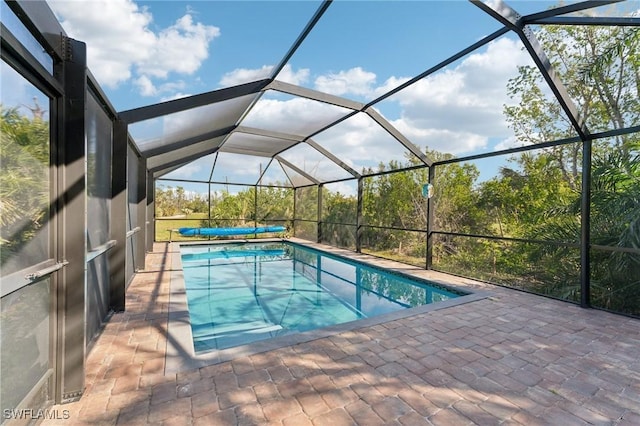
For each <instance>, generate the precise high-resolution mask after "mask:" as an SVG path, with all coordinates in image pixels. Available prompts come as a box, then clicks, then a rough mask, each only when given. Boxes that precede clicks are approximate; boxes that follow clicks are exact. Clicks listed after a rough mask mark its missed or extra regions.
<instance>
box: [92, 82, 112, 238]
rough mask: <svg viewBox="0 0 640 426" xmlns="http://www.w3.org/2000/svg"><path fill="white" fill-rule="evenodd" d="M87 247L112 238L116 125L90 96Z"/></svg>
mask: <svg viewBox="0 0 640 426" xmlns="http://www.w3.org/2000/svg"><path fill="white" fill-rule="evenodd" d="M86 132H87V238H88V241H87V243H88V246H87V249H88V250H91V249H95V248H96V247H97V246H100V245H102V244H106V243H107V241H108V240H109V232H110V231H109V229H110V226H109V217H110V209H111V157H112V156H111V145H112V143H111V141H112V125H111V120H110V119H109V116H107V114H106V113H105V112H104V110H103V109H102V107H101V106H100V104H99V103H98V101H97V100H96V99H95V98H94V97H93V96H91V95H88V96H87V113H86Z"/></svg>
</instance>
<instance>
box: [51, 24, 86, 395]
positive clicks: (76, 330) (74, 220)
mask: <svg viewBox="0 0 640 426" xmlns="http://www.w3.org/2000/svg"><path fill="white" fill-rule="evenodd" d="M61 42H62V43H61V44H62V45H63V54H64V57H63V59H62V61H61V62H60V63H57V64H56V65H55V70H54V73H55V76H56V78H57V79H58V80H59V81H60V82H61V83H62V85H63V87H64V91H65V93H64V95H63V96H62V97H61V98H58V100H57V102H58V105H57V108H56V110H57V111H58V117H57V123H56V124H57V138H56V139H57V142H58V153H57V154H58V179H57V181H58V194H59V197H58V199H59V201H58V202H59V203H60V207H59V210H58V211H59V215H58V231H59V233H58V239H57V245H58V247H57V251H58V253H59V256H60V258H61V259H62V260H64V261H67V262H69V264H68V265H67V266H66V267H65V268H64V269H62V270H61V272H60V280H58V285H57V288H56V289H55V305H56V306H57V308H56V311H57V318H56V321H57V327H56V329H57V336H56V361H55V363H56V366H55V372H56V380H55V389H54V399H55V401H56V403H62V402H70V401H74V400H77V399H79V398H80V397H81V396H82V393H83V391H84V364H85V347H86V344H85V343H86V342H85V321H86V319H85V313H84V310H85V299H86V298H85V283H86V275H85V270H86V260H85V256H86V251H87V250H86V241H87V240H86V184H85V175H86V171H85V159H86V144H85V108H86V102H87V100H86V96H87V53H86V52H87V51H86V45H85V44H84V43H82V42H79V41H77V40H73V39H70V38H67V37H66V36H61Z"/></svg>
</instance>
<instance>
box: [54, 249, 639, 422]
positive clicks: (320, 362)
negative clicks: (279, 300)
mask: <svg viewBox="0 0 640 426" xmlns="http://www.w3.org/2000/svg"><path fill="white" fill-rule="evenodd" d="M173 255H175V254H173ZM171 256H172V253H171V252H170V251H169V245H167V244H156V245H155V247H154V253H152V254H150V255H149V256H148V260H147V270H146V271H144V272H142V273H139V274H138V275H137V276H136V277H135V278H134V281H133V283H132V284H131V286H130V287H129V290H128V294H127V311H126V312H124V313H118V314H115V315H113V317H112V318H111V319H110V320H109V322H108V323H107V324H106V326H105V328H104V331H103V332H102V334H101V335H100V336H99V338H98V339H97V340H96V342H94V344H93V345H92V348H91V351H90V353H89V356H88V360H87V365H86V391H85V394H84V396H83V397H82V398H81V399H80V400H79V401H78V402H74V403H71V404H65V405H61V406H56V407H53V409H54V410H57V411H61V410H68V412H67V413H68V417H69V418H68V419H65V420H46V421H44V422H43V424H44V425H51V424H65V425H71V424H91V425H116V424H117V425H138V424H140V425H142V424H154V425H192V424H193V425H263V424H265V425H287V426H288V425H293V426H302V425H331V426H340V425H354V424H357V425H366V426H372V425H472V424H477V425H494V424H508V425H519V424H523V425H563V426H565V425H588V424H596V425H640V321H639V320H634V319H630V318H626V317H623V316H617V315H612V314H608V313H605V312H601V311H596V310H585V309H581V308H579V307H577V306H574V305H571V304H567V303H563V302H559V301H554V300H550V299H546V298H543V297H539V296H535V295H530V294H526V293H522V292H518V291H514V290H509V289H504V288H496V287H493V286H487V285H482V284H472V283H470V282H467V284H466V285H468V286H475V287H478V288H481V287H482V288H484V289H487V288H489V289H490V291H491V292H492V294H493V295H492V296H491V297H489V298H486V299H483V300H479V301H475V302H471V303H467V304H463V305H458V306H453V307H449V308H446V309H442V310H438V311H434V312H429V313H425V314H419V315H415V316H411V317H408V318H403V319H399V320H395V321H390V322H387V323H383V324H379V325H374V326H370V327H365V328H361V329H356V330H352V331H347V332H343V333H341V334H338V335H334V336H330V337H325V338H321V339H317V340H313V341H310V342H306V343H300V344H296V345H293V346H289V347H285V348H281V349H276V350H272V351H269V352H263V353H258V354H254V355H250V356H243V357H239V358H237V359H234V360H232V361H228V362H222V363H218V364H215V365H210V366H205V367H202V368H200V369H196V370H191V371H184V372H178V373H172V374H165V350H166V345H167V328H168V311H169V281H170V275H171V274H170V272H169V271H168V268H169V265H171V259H170V258H171ZM423 274H425V275H427V274H429V273H428V272H426V271H424V272H423Z"/></svg>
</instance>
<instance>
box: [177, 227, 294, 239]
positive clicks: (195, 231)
mask: <svg viewBox="0 0 640 426" xmlns="http://www.w3.org/2000/svg"><path fill="white" fill-rule="evenodd" d="M286 230H287V228H285V227H284V226H256V227H251V228H180V229H178V232H180V235H184V236H186V237H193V236H196V235H204V236H211V237H221V236H225V235H245V234H262V233H264V232H284V231H286Z"/></svg>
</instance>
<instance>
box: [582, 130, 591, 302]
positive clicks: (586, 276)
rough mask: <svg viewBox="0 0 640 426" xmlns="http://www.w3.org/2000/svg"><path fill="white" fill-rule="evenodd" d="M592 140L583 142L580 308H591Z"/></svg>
mask: <svg viewBox="0 0 640 426" xmlns="http://www.w3.org/2000/svg"><path fill="white" fill-rule="evenodd" d="M591 148H592V143H591V140H585V141H583V142H582V197H581V202H580V306H582V307H583V308H589V307H591Z"/></svg>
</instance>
